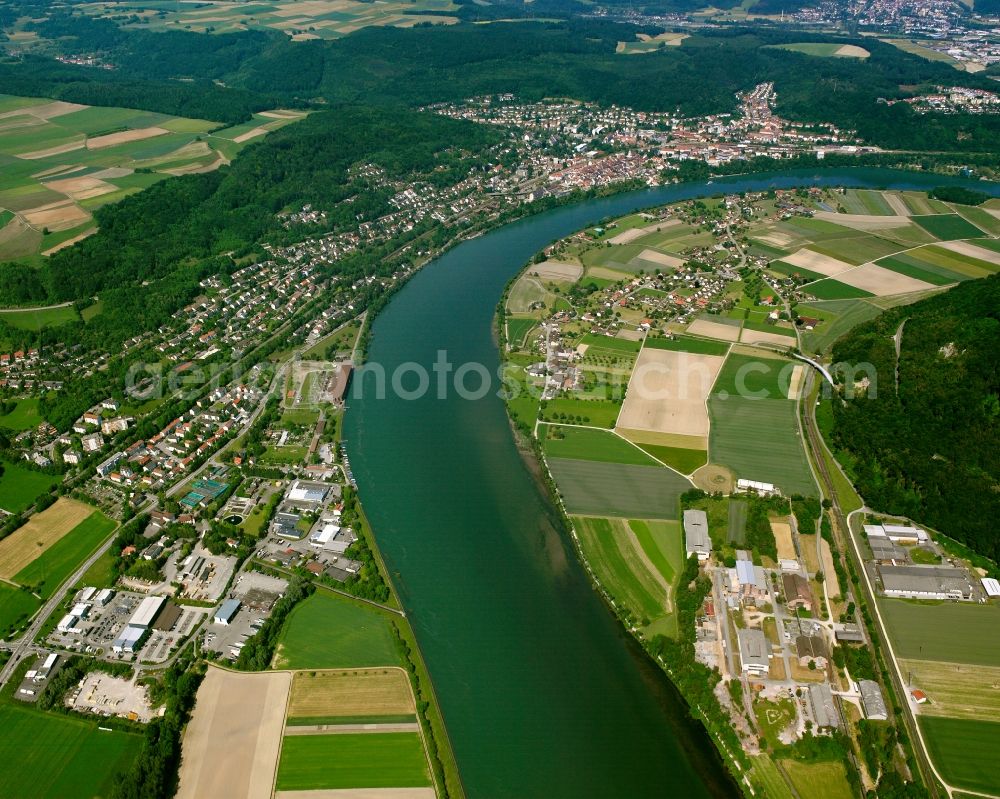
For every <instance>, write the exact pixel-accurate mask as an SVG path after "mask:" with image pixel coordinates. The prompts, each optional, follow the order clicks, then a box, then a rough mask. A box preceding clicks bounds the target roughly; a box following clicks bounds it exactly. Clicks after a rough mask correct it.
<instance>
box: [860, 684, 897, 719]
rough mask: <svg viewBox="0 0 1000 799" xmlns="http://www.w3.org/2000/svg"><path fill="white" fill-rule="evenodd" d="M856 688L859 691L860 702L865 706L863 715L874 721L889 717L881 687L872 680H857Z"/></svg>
mask: <svg viewBox="0 0 1000 799" xmlns="http://www.w3.org/2000/svg"><path fill="white" fill-rule="evenodd" d="M858 690H860V691H861V704H863V705H864V706H865V717H866V718H869V719H875V720H876V721H885V720H886V719H888V718H889V711H888V710H886V707H885V699H883V698H882V689H881V688H879V685H878V683H877V682H875V681H874V680H858Z"/></svg>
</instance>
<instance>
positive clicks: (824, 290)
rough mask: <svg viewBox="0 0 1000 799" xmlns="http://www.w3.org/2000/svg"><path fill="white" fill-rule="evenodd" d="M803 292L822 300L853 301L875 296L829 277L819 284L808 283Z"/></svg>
mask: <svg viewBox="0 0 1000 799" xmlns="http://www.w3.org/2000/svg"><path fill="white" fill-rule="evenodd" d="M802 290H803V291H804V292H805V293H806V294H812V295H813V296H814V297H816V298H817V299H820V300H852V299H859V298H861V297H871V296H873V295H872V293H871V292H870V291H865V290H864V289H858V288H855V287H854V286H848V285H847V284H846V283H841V282H840V281H839V280H834V279H833V278H829V277H828V278H826V279H825V280H820V281H819V282H818V283H808V284H806V285H805V286H803V287H802Z"/></svg>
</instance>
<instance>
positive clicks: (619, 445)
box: [538, 425, 656, 466]
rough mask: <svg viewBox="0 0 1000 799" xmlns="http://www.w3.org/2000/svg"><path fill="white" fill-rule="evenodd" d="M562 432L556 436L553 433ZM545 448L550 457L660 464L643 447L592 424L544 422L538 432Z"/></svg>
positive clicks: (647, 464)
mask: <svg viewBox="0 0 1000 799" xmlns="http://www.w3.org/2000/svg"><path fill="white" fill-rule="evenodd" d="M554 435H555V436H562V438H554V437H552V436H554ZM538 436H539V438H540V439H541V440H542V448H543V449H544V450H545V454H546V455H547V456H548V457H550V458H571V459H573V460H581V461H603V462H607V463H637V464H643V465H646V466H656V462H655V461H653V460H652V459H651V458H649V457H648V456H647V455H646V454H645V453H644V452H643V451H642V450H640V449H639V448H638V447H636V446H634V445H633V444H631V443H629V442H628V441H626V440H625V439H623V438H622V437H621V436H617V435H615V434H614V433H612V432H610V431H604V430H593V429H591V428H589V427H568V426H566V425H542V426H541V427H540V429H539V432H538Z"/></svg>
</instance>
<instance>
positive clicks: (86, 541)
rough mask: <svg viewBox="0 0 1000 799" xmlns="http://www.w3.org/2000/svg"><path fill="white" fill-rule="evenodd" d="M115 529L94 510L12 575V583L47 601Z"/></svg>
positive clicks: (110, 522) (106, 518) (109, 521)
mask: <svg viewBox="0 0 1000 799" xmlns="http://www.w3.org/2000/svg"><path fill="white" fill-rule="evenodd" d="M115 527H117V522H115V521H114V520H112V519H109V518H108V517H107V516H105V515H104V514H103V513H101V512H100V511H96V510H95V511H94V512H93V513H92V514H91V515H90V516H88V517H87V518H86V519H84V520H83V521H82V522H80V523H79V524H77V525H76V526H75V527H74V528H73V529H72V530H70V531H69V532H68V533H66V535H64V536H63V537H62V538H60V539H59V540H58V541H57V542H56V543H55V544H53V545H52V546H51V547H49V548H48V549H46V550H45V552H44V553H42V555H41V556H39V557H38V558H36V559H35V560H33V561H32V562H31V563H29V564H28V565H27V566H25V567H24V568H23V569H21V570H20V571H19V572H18V573H17V574H15V575H14V580H15V582H18V583H21V584H22V585H31V586H36V587H37V590H38V592H39V594H41V596H42V598H43V599H48V598H49V597H50V596H52V594H53V593H54V592H55V590H56V588H58V587H59V586H60V585H61V584H62V582H63V580H65V579H66V578H67V577H69V576H70V575H71V574H72V573H73V571H74V570H76V568H77V567H78V566H79V565H80V564H81V563H82V562H83V561H84V560H86V558H87V556H88V555H90V553H91V552H93V551H94V550H95V549H97V547H98V546H100V544H101V542H102V541H104V540H105V539H106V538H107V537H108V536H109V535H110V534H111V532H112V531H113V530H114V529H115Z"/></svg>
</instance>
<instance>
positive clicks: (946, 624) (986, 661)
mask: <svg viewBox="0 0 1000 799" xmlns="http://www.w3.org/2000/svg"><path fill="white" fill-rule="evenodd" d="M878 603H879V608H880V610H881V611H882V616H883V618H884V619H885V620H886V624H887V625H888V627H889V634H890V636H891V637H892V642H893V648H894V650H895V652H896V657H899V658H903V659H912V660H938V661H944V662H947V663H968V664H970V665H974V666H995V667H1000V637H998V636H997V635H996V631H997V629H1000V606H998V605H973V604H968V603H961V602H949V603H945V602H913V601H908V600H904V599H889V598H881V599H879V601H878Z"/></svg>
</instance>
